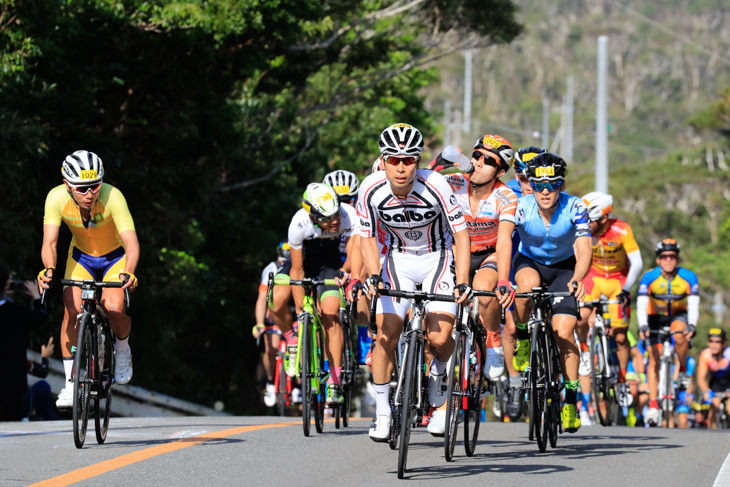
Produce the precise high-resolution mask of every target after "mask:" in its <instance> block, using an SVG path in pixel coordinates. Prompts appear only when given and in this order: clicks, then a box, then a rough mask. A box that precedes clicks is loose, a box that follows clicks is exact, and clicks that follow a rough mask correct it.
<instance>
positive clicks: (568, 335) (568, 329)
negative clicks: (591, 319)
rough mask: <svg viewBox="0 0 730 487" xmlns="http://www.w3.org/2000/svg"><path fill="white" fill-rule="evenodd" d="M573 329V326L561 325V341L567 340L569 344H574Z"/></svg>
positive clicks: (559, 329)
mask: <svg viewBox="0 0 730 487" xmlns="http://www.w3.org/2000/svg"><path fill="white" fill-rule="evenodd" d="M573 328H574V327H573V326H570V325H565V324H561V325H560V326H558V329H557V332H558V337H559V338H560V339H561V340H567V341H569V342H573V341H574V336H573Z"/></svg>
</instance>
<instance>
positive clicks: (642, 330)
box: [639, 325, 651, 340]
mask: <svg viewBox="0 0 730 487" xmlns="http://www.w3.org/2000/svg"><path fill="white" fill-rule="evenodd" d="M649 335H651V328H649V325H640V326H639V338H641V339H642V340H646V339H647V338H649Z"/></svg>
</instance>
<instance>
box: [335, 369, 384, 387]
mask: <svg viewBox="0 0 730 487" xmlns="http://www.w3.org/2000/svg"><path fill="white" fill-rule="evenodd" d="M341 373H342V367H332V369H330V378H329V379H327V384H334V385H336V386H339V385H340V374H341ZM388 386H390V384H388Z"/></svg>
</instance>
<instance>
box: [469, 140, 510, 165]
mask: <svg viewBox="0 0 730 487" xmlns="http://www.w3.org/2000/svg"><path fill="white" fill-rule="evenodd" d="M473 152H475V153H476V152H478V153H479V154H478V157H475V156H474V154H472V157H475V158H477V159H478V158H479V157H482V156H484V157H491V158H492V159H494V160H495V162H496V163H497V166H498V167H499V168H500V169H504V170H505V171H509V168H510V167H512V162H513V161H514V155H515V151H514V149H513V148H512V144H510V143H509V142H508V141H507V139H505V138H504V137H502V136H501V135H485V136H484V137H480V138H479V140H477V143H476V144H474V149H473Z"/></svg>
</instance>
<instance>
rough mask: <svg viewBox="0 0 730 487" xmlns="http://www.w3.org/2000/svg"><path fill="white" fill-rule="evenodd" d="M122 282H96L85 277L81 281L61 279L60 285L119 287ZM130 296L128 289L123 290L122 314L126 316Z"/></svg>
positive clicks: (122, 284)
mask: <svg viewBox="0 0 730 487" xmlns="http://www.w3.org/2000/svg"><path fill="white" fill-rule="evenodd" d="M124 284H126V283H124V282H121V281H113V282H97V281H94V280H92V279H85V280H83V281H74V280H71V279H61V285H62V286H76V287H84V286H94V287H97V288H104V287H108V288H121V287H122V286H124ZM131 304H132V302H131V298H130V296H129V289H125V290H124V314H126V315H127V316H131V313H130V312H129V309H130V307H131Z"/></svg>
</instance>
